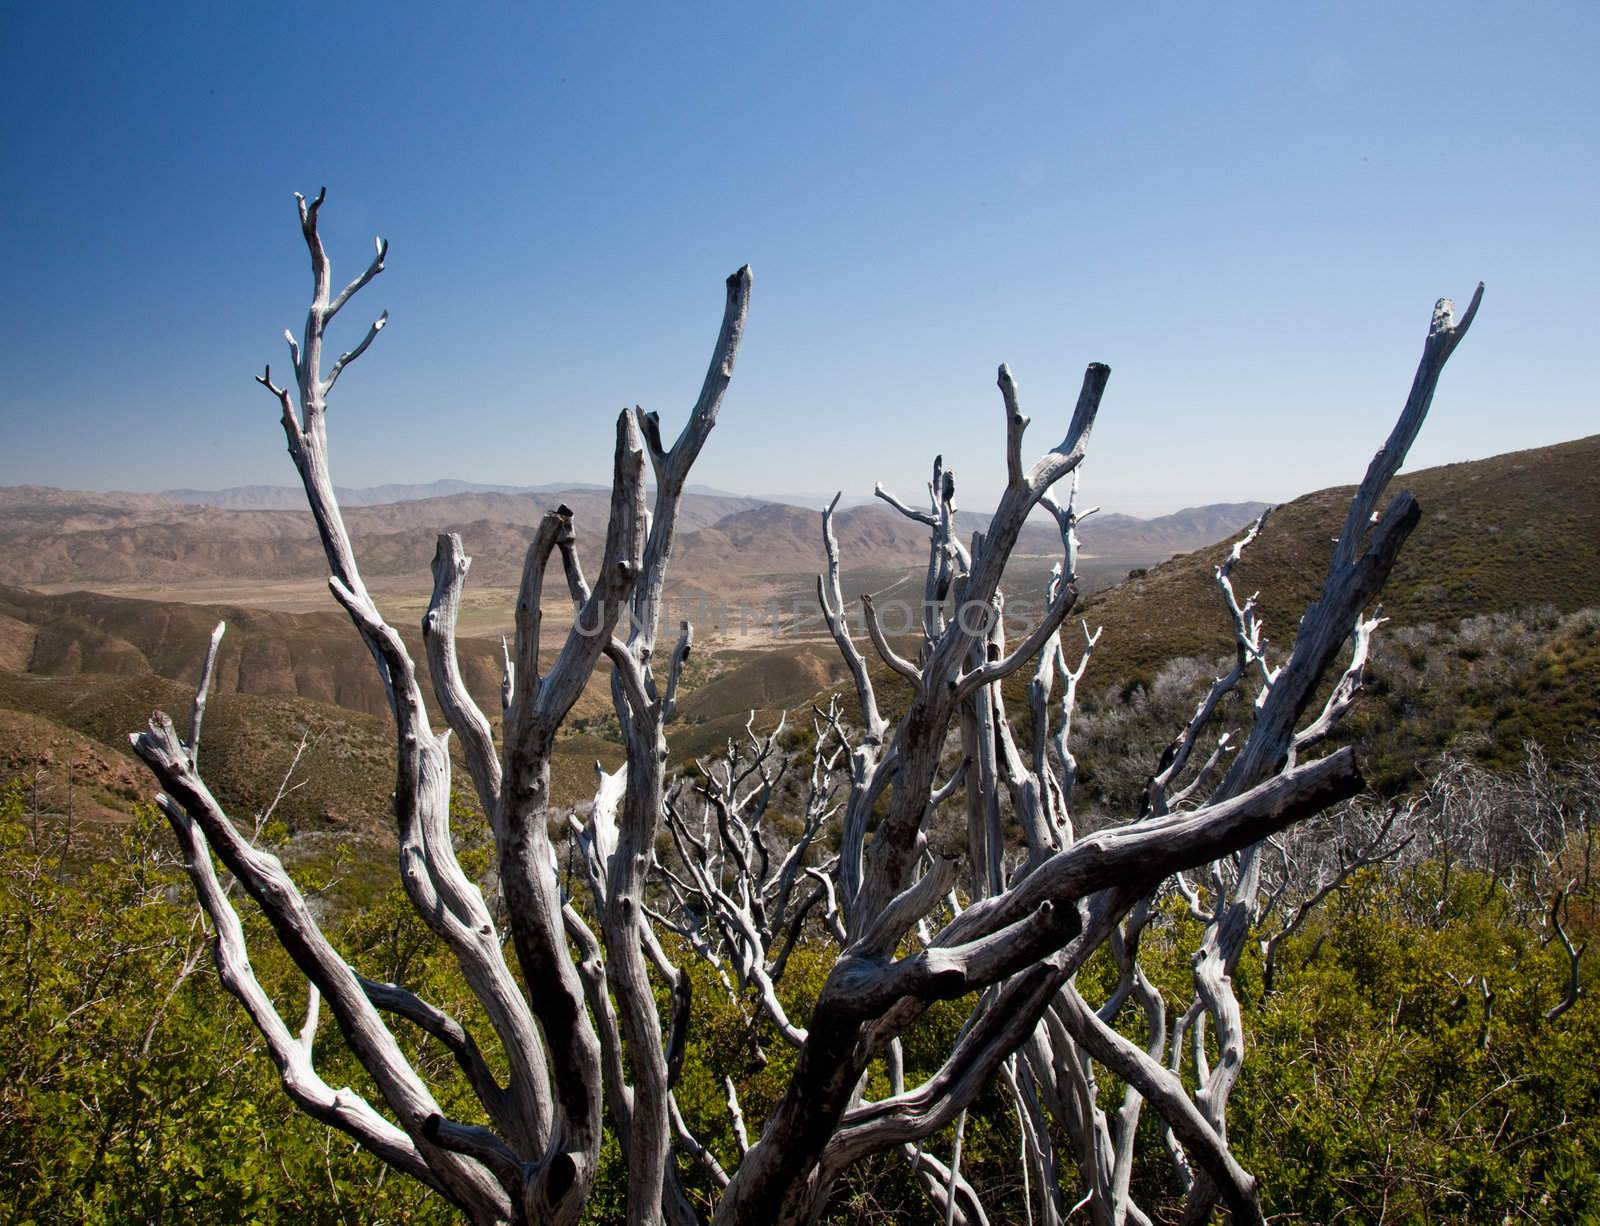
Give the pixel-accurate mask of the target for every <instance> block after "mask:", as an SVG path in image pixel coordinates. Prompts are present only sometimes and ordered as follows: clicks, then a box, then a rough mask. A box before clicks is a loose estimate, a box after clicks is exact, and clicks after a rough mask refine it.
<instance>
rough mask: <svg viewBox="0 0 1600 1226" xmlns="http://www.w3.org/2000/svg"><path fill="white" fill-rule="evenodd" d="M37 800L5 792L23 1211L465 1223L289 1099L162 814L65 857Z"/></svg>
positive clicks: (13, 1173) (3, 1048)
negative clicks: (74, 857)
mask: <svg viewBox="0 0 1600 1226" xmlns="http://www.w3.org/2000/svg"><path fill="white" fill-rule="evenodd" d="M24 797H25V793H24V791H23V789H22V787H21V786H20V785H18V784H12V785H10V786H9V787H7V788H6V789H5V790H4V791H3V792H0V1027H3V1028H4V1033H5V1034H6V1042H5V1043H4V1044H0V1204H3V1205H4V1206H5V1207H6V1210H7V1215H8V1220H15V1221H19V1222H41V1223H42V1222H193V1221H206V1222H212V1221H215V1222H237V1221H269V1222H270V1221H294V1222H343V1221H355V1220H359V1221H367V1222H376V1221H419V1222H420V1221H441V1222H443V1221H450V1220H452V1218H453V1215H451V1214H450V1213H449V1212H448V1211H447V1208H446V1207H445V1206H444V1205H443V1203H442V1202H440V1201H438V1200H437V1198H435V1197H433V1196H432V1195H431V1194H428V1193H425V1192H424V1191H422V1189H421V1188H420V1187H418V1186H417V1185H415V1184H413V1183H411V1181H409V1180H405V1179H393V1178H385V1177H384V1175H383V1172H382V1170H381V1168H380V1165H379V1164H378V1163H377V1162H376V1161H375V1160H374V1159H372V1158H370V1157H368V1156H366V1155H364V1154H362V1153H359V1152H357V1151H355V1149H354V1147H353V1145H352V1144H351V1142H350V1141H349V1140H348V1139H347V1138H345V1137H343V1136H342V1135H340V1134H335V1133H332V1132H329V1131H327V1130H326V1129H324V1128H323V1127H322V1126H321V1125H318V1124H316V1123H313V1122H312V1121H311V1120H309V1119H307V1118H306V1117H304V1116H302V1115H300V1113H299V1112H297V1111H296V1110H295V1109H294V1108H293V1106H292V1105H291V1104H290V1103H289V1101H288V1099H287V1098H286V1097H285V1096H284V1095H283V1093H282V1091H281V1089H280V1087H279V1085H278V1082H277V1076H276V1073H275V1071H274V1069H273V1067H272V1065H271V1062H270V1061H269V1060H268V1059H267V1057H266V1055H265V1053H264V1051H263V1050H262V1047H261V1044H260V1043H259V1041H258V1039H257V1036H256V1033H255V1031H254V1029H253V1028H252V1027H251V1025H250V1023H249V1020H248V1019H247V1018H246V1016H245V1014H244V1012H243V1010H242V1009H240V1008H239V1007H238V1005H237V1004H236V1002H234V1000H233V999H232V998H231V997H229V996H227V995H226V994H225V993H224V992H223V991H222V989H221V987H220V985H219V984H218V982H217V978H216V974H215V971H214V969H213V967H212V963H211V956H210V951H209V945H208V942H207V940H206V937H205V934H204V933H203V932H202V931H201V929H200V927H199V925H198V923H197V919H196V909H195V907H194V903H193V901H192V894H191V893H190V889H189V884H188V881H187V879H186V878H185V877H184V876H183V874H182V873H181V872H180V871H179V870H178V868H177V866H176V865H175V864H174V862H173V859H172V854H171V832H170V831H169V830H168V829H167V826H166V823H165V821H163V820H162V819H160V818H159V816H158V815H157V814H156V812H155V811H154V810H153V809H151V808H149V807H142V808H140V809H139V810H138V812H137V813H136V814H135V818H134V820H133V821H132V822H131V823H130V824H129V825H128V826H127V827H126V828H125V830H124V832H123V834H122V837H121V838H120V840H118V841H117V842H116V843H115V844H114V845H113V846H112V847H111V848H109V849H108V850H107V852H106V854H104V855H103V856H102V857H101V858H100V859H98V860H97V861H96V862H95V863H94V864H92V865H90V866H87V867H85V866H81V865H74V864H72V863H70V862H68V861H67V860H66V859H65V858H64V856H63V854H62V852H63V850H64V848H65V846H66V841H65V839H64V838H62V837H61V832H60V831H59V830H58V829H57V827H56V826H55V825H54V823H53V822H51V821H50V820H49V819H47V818H43V817H41V815H39V814H36V813H30V812H28V811H27V808H26V805H25V799H24ZM241 910H243V911H248V908H241ZM406 910H407V911H409V908H407V909H406ZM369 919H370V922H371V923H372V924H373V925H377V926H380V927H381V925H382V919H381V918H380V917H379V916H378V915H376V914H373V915H371V916H369ZM253 951H254V954H255V957H254V961H255V964H256V967H257V970H258V972H259V973H260V974H261V977H262V979H263V981H264V982H265V983H267V984H268V985H269V987H271V988H275V989H277V991H276V992H275V995H276V996H277V998H278V999H279V1001H280V1004H281V1005H282V1007H283V1009H284V1012H285V1015H286V1016H296V1014H294V1013H292V1012H291V1011H290V1009H289V1007H288V1004H287V1003H285V1002H287V1001H291V1000H294V999H295V995H296V994H295V992H293V991H290V990H288V988H287V985H288V984H289V983H291V982H293V979H294V977H293V975H292V973H291V968H289V967H288V966H287V965H286V960H285V959H284V958H283V957H282V956H281V955H279V954H278V953H277V950H276V947H275V946H274V945H273V944H272V943H271V942H270V940H268V939H258V940H256V941H255V942H254V943H253ZM303 1005H304V995H303V991H302V992H301V993H300V994H299V996H298V1001H297V1007H298V1008H303ZM318 1046H319V1060H321V1061H322V1062H323V1063H324V1066H325V1069H326V1071H327V1072H328V1077H329V1080H330V1081H333V1082H334V1084H342V1083H343V1082H349V1083H350V1084H359V1082H358V1081H357V1079H356V1077H355V1075H354V1072H353V1064H351V1062H350V1061H349V1059H348V1056H344V1057H343V1059H341V1054H340V1050H339V1049H340V1048H342V1043H341V1041H340V1039H339V1038H338V1036H337V1034H336V1033H334V1034H328V1033H327V1032H324V1033H323V1034H322V1035H320V1036H319V1041H318ZM323 1049H331V1050H330V1051H329V1054H327V1055H325V1054H324V1050H323ZM346 1065H351V1067H348V1068H347V1067H345V1066H346ZM339 1078H342V1079H343V1082H341V1081H340V1080H337V1079H339Z"/></svg>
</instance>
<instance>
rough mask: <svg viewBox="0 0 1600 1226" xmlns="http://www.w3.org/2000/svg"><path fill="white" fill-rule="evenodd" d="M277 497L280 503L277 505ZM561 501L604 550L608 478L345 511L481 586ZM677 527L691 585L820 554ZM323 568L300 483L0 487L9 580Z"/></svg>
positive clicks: (147, 582)
mask: <svg viewBox="0 0 1600 1226" xmlns="http://www.w3.org/2000/svg"><path fill="white" fill-rule="evenodd" d="M463 487H465V488H463ZM433 491H448V492H441V493H435V492H433ZM508 491H509V492H508ZM290 495H293V496H294V497H293V499H291V498H290ZM203 499H209V500H210V501H203ZM378 499H381V500H378ZM280 502H281V503H282V506H281V507H278V508H277V509H274V506H273V505H269V504H277V503H280ZM561 503H565V504H566V505H568V506H569V507H571V508H572V510H573V512H574V519H575V522H576V524H577V526H578V532H579V548H580V551H582V552H587V551H588V549H590V548H593V547H596V546H597V545H598V542H599V541H600V539H601V537H602V536H603V533H604V525H605V521H606V517H607V514H608V511H609V491H607V490H605V489H604V488H602V487H599V486H568V487H548V486H547V487H528V488H526V489H521V490H512V489H511V488H510V487H497V486H487V485H472V484H471V483H468V482H461V481H440V482H434V483H431V484H429V485H416V486H379V487H374V488H372V489H367V490H352V491H348V492H347V493H346V494H345V495H344V496H343V505H344V509H345V521H346V523H347V524H348V526H349V528H350V532H351V534H352V536H353V537H354V538H355V539H356V541H357V546H358V551H359V554H360V557H361V564H362V569H363V571H364V572H365V573H366V575H367V576H368V578H369V579H375V580H384V579H396V580H397V579H399V578H401V577H405V578H407V579H408V580H414V581H415V582H418V583H423V590H426V583H425V582H424V579H423V578H422V577H425V576H426V574H427V571H428V566H429V563H430V561H431V560H432V557H433V551H434V541H435V538H436V537H437V534H438V533H440V532H446V531H451V532H459V533H461V535H462V537H463V539H464V540H465V541H466V544H467V549H468V551H469V552H470V553H471V554H472V555H473V556H474V557H475V558H476V559H478V561H477V563H476V566H475V568H474V571H473V581H474V583H476V584H482V585H487V586H491V587H494V586H498V587H508V586H514V585H515V583H516V581H517V576H518V575H519V573H520V567H521V559H522V554H523V552H524V551H525V549H526V545H527V541H528V540H529V539H530V537H531V535H532V531H533V528H534V527H535V526H536V525H537V524H538V522H539V519H540V517H541V516H542V515H544V514H545V512H547V511H548V510H550V509H551V508H553V507H555V506H557V505H558V504H561ZM1265 505H1266V504H1264V503H1256V502H1246V503H1223V504H1217V505H1214V506H1208V507H1195V508H1190V509H1188V510H1184V511H1180V512H1177V513H1176V514H1173V515H1164V516H1161V517H1159V518H1156V519H1138V518H1135V517H1133V516H1128V515H1116V514H1104V515H1096V516H1094V517H1092V518H1090V519H1088V520H1087V521H1085V523H1084V526H1083V528H1082V529H1081V531H1080V537H1081V541H1082V547H1083V551H1084V554H1085V555H1086V557H1093V558H1098V559H1102V560H1104V561H1105V562H1106V564H1107V565H1110V566H1113V567H1115V566H1117V565H1120V566H1122V567H1123V570H1124V571H1125V570H1126V569H1127V567H1129V566H1138V565H1148V564H1149V563H1152V562H1156V561H1160V560H1161V559H1162V558H1165V557H1169V556H1170V555H1172V554H1173V553H1179V552H1184V551H1186V550H1191V549H1197V548H1199V547H1201V546H1202V545H1207V544H1210V543H1211V542H1212V541H1215V540H1218V539H1220V538H1221V537H1223V536H1226V535H1227V534H1229V533H1230V532H1233V531H1234V530H1236V529H1238V528H1240V527H1242V526H1243V525H1244V524H1246V523H1248V522H1249V521H1250V520H1251V519H1253V518H1254V517H1255V516H1256V515H1258V514H1259V513H1260V512H1261V510H1262V509H1263V508H1264V507H1265ZM958 522H959V525H960V527H961V530H962V532H963V533H964V534H969V535H970V533H972V532H974V531H980V530H982V529H983V528H984V526H985V525H986V524H987V518H986V517H985V516H982V515H978V514H974V513H970V512H963V513H961V515H960V516H959V521H958ZM836 523H837V530H838V534H839V540H840V548H841V552H842V555H843V560H844V565H845V566H846V567H847V568H862V567H874V568H881V567H904V566H915V565H918V564H919V563H920V561H921V560H922V559H923V558H924V557H925V556H926V553H927V534H926V530H925V529H924V528H923V527H922V526H921V525H919V524H916V523H914V522H912V521H910V520H908V519H905V518H904V517H903V516H901V515H899V514H898V513H897V512H895V511H893V510H891V509H889V508H888V507H887V506H885V505H884V504H882V503H878V502H873V503H871V504H868V505H860V506H854V507H848V508H846V509H843V510H841V511H840V512H839V514H838V517H837V521H836ZM679 531H680V535H679V538H678V543H677V548H676V551H675V557H674V560H673V566H672V575H673V578H674V581H675V582H676V583H678V584H679V585H680V586H683V587H687V588H691V589H697V590H702V591H713V590H716V589H717V588H718V587H719V585H720V584H722V583H723V582H724V581H725V580H726V579H727V578H728V577H729V576H739V575H781V574H799V575H809V574H812V573H814V572H815V571H816V570H817V568H818V567H819V566H820V565H821V563H822V545H821V531H820V525H819V518H818V512H817V510H816V509H815V508H809V509H807V508H801V507H798V506H794V505H791V504H788V503H784V502H779V501H772V500H767V499H760V498H747V497H741V496H738V495H732V494H722V493H716V492H712V491H709V490H706V489H705V488H704V487H701V488H700V492H693V491H691V492H688V493H686V494H685V496H684V499H683V501H682V504H681V509H680V514H679ZM1060 549H1061V546H1060V540H1059V537H1058V535H1057V532H1056V530H1055V528H1054V526H1053V524H1051V523H1049V522H1043V521H1041V522H1036V523H1030V524H1029V525H1028V526H1027V528H1026V529H1025V530H1024V533H1023V539H1022V542H1021V546H1020V552H1021V553H1023V554H1028V555H1034V556H1051V557H1053V556H1055V555H1057V554H1059V553H1060ZM325 570H326V564H325V562H324V560H323V557H322V550H321V547H320V545H319V544H318V542H317V539H316V532H315V526H314V524H313V522H312V520H311V517H310V515H309V514H307V513H306V511H305V508H304V494H303V493H301V492H300V491H299V490H298V489H295V488H293V487H288V486H284V487H277V486H241V487H236V488H234V489H230V490H216V491H193V490H173V491H167V492H166V493H164V494H159V495H157V494H116V493H109V494H107V493H89V492H80V491H72V490H57V489H49V488H44V487H39V486H12V487H6V488H0V583H9V584H14V585H18V586H23V587H40V586H49V587H53V588H57V589H60V588H62V587H67V586H74V587H84V588H90V589H94V588H112V589H118V588H120V589H122V590H127V589H129V588H130V587H145V588H148V587H151V586H157V585H170V586H181V585H188V584H196V583H203V582H207V581H227V582H229V583H239V582H251V581H259V582H262V583H283V582H291V581H293V582H303V581H305V580H307V579H314V580H320V579H321V578H322V577H323V576H324V574H325ZM1119 573H1121V572H1119Z"/></svg>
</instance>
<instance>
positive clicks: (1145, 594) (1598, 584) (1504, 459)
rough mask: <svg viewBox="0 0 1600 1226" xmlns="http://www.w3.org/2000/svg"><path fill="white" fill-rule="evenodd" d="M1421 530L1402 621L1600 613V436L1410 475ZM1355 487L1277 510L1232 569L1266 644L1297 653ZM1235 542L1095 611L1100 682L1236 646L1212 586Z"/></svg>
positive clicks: (1095, 602)
mask: <svg viewBox="0 0 1600 1226" xmlns="http://www.w3.org/2000/svg"><path fill="white" fill-rule="evenodd" d="M1400 490H1410V491H1411V492H1412V493H1413V495H1415V497H1416V499H1417V501H1418V503H1419V504H1420V505H1421V507H1422V522H1421V524H1420V525H1419V527H1418V528H1417V530H1416V531H1415V532H1414V533H1413V534H1412V536H1411V539H1410V540H1409V541H1408V542H1407V543H1406V546H1405V549H1404V550H1403V551H1402V553H1401V555H1400V561H1399V563H1398V564H1397V566H1396V567H1395V570H1394V573H1393V576H1392V577H1391V579H1390V581H1389V585H1388V587H1387V588H1386V590H1385V592H1384V602H1383V603H1384V611H1385V613H1386V614H1387V615H1388V616H1389V617H1391V618H1392V619H1393V620H1394V621H1395V623H1396V624H1397V625H1419V624H1423V623H1429V622H1433V623H1439V624H1443V625H1452V624H1454V623H1455V622H1457V621H1459V620H1460V619H1461V618H1463V617H1469V616H1472V615H1475V614H1480V613H1498V612H1511V611H1514V610H1518V609H1524V608H1528V607H1530V606H1538V605H1553V606H1554V607H1555V608H1557V609H1559V610H1560V611H1562V612H1572V611H1574V610H1577V609H1580V608H1584V607H1587V606H1591V605H1600V564H1597V562H1596V553H1597V548H1600V435H1594V436H1591V437H1589V438H1584V439H1577V440H1575V441H1573V442H1570V443H1561V444H1558V445H1557V446H1554V447H1541V448H1538V449H1535V450H1530V451H1518V452H1512V453H1510V454H1508V455H1502V456H1495V457H1493V458H1491V459H1487V460H1474V461H1470V462H1467V463H1462V464H1449V465H1445V466H1443V467H1440V468H1430V469H1423V470H1421V471H1418V472H1414V473H1402V474H1401V475H1400V476H1399V477H1397V478H1396V479H1395V481H1394V482H1393V483H1392V485H1391V487H1390V494H1391V496H1392V495H1393V494H1395V493H1398V492H1399V491H1400ZM1350 493H1351V489H1350V487H1348V486H1345V487H1340V488H1335V489H1327V490H1320V491H1318V492H1317V493H1314V494H1308V495H1306V496H1305V497H1303V498H1298V499H1296V500H1295V501H1294V502H1291V503H1288V504H1286V505H1285V506H1283V507H1281V508H1279V509H1278V510H1277V511H1275V512H1274V513H1273V514H1272V517H1271V518H1270V519H1269V521H1268V525H1267V529H1266V530H1265V531H1264V532H1263V533H1262V534H1261V537H1260V539H1259V540H1257V541H1256V542H1255V543H1254V544H1253V545H1252V546H1251V547H1250V548H1249V549H1248V550H1247V551H1246V552H1245V555H1244V558H1243V560H1242V561H1241V562H1240V564H1239V566H1238V568H1237V570H1236V571H1235V572H1234V587H1235V590H1236V591H1237V592H1238V593H1239V596H1240V598H1241V599H1242V598H1244V597H1245V596H1248V595H1249V594H1250V593H1251V592H1253V591H1256V590H1258V589H1259V591H1260V593H1261V599H1260V606H1261V609H1262V616H1263V619H1264V620H1265V623H1266V629H1267V637H1268V638H1269V639H1270V640H1271V641H1272V642H1273V643H1274V644H1276V645H1277V647H1278V649H1279V650H1280V651H1282V650H1287V648H1288V646H1289V644H1290V643H1291V642H1292V641H1293V638H1294V629H1295V626H1296V624H1297V623H1298V621H1299V618H1300V614H1301V613H1302V612H1303V611H1304V610H1305V607H1306V604H1307V603H1308V602H1309V600H1310V599H1311V598H1312V596H1313V595H1314V594H1315V592H1316V589H1317V587H1318V585H1320V583H1321V580H1322V576H1323V573H1324V571H1325V569H1326V567H1327V561H1328V557H1329V555H1330V552H1331V548H1332V540H1333V538H1334V537H1335V536H1336V535H1337V534H1338V531H1339V528H1340V526H1341V521H1342V519H1343V516H1344V512H1345V508H1346V507H1347V506H1348V505H1349V498H1350ZM1228 547H1229V546H1228V544H1226V543H1224V544H1219V545H1217V546H1214V547H1212V548H1209V549H1203V550H1200V551H1198V552H1196V553H1191V554H1186V555H1184V556H1181V557H1176V558H1173V559H1171V560H1170V561H1168V562H1166V563H1164V564H1162V565H1160V566H1157V567H1155V568H1153V569H1152V570H1151V571H1150V572H1149V574H1148V575H1146V576H1145V577H1143V578H1142V579H1137V580H1131V581H1129V582H1127V583H1123V584H1121V585H1120V586H1118V587H1116V588H1113V589H1111V590H1110V591H1106V592H1102V593H1099V594H1097V595H1095V596H1092V597H1090V598H1089V599H1088V600H1087V601H1086V602H1085V607H1084V611H1083V615H1084V616H1085V617H1087V618H1088V620H1089V623H1090V624H1091V625H1096V624H1100V625H1104V626H1105V628H1106V630H1105V637H1104V638H1103V639H1102V640H1101V643H1100V646H1099V649H1098V650H1097V652H1096V656H1095V662H1094V666H1093V669H1092V676H1097V677H1099V678H1100V679H1101V680H1102V681H1103V682H1107V683H1117V684H1120V683H1121V682H1122V681H1124V680H1126V679H1127V678H1128V677H1130V676H1136V675H1146V676H1147V675H1149V674H1150V673H1151V672H1152V670H1154V669H1155V668H1156V667H1158V666H1159V665H1160V664H1162V663H1163V662H1165V661H1166V660H1169V659H1171V658H1173V657H1174V656H1183V655H1189V656H1192V655H1202V656H1206V655H1212V654H1215V653H1218V652H1221V651H1226V650H1227V649H1228V647H1229V644H1230V642H1231V640H1230V638H1229V628H1228V625H1227V620H1226V616H1225V614H1224V612H1223V609H1222V604H1221V600H1220V597H1219V596H1218V594H1217V590H1216V585H1215V581H1214V579H1213V577H1212V569H1213V567H1214V566H1215V565H1216V564H1217V563H1218V562H1219V561H1220V560H1221V559H1222V557H1223V556H1224V555H1225V554H1226V552H1227V549H1228Z"/></svg>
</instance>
